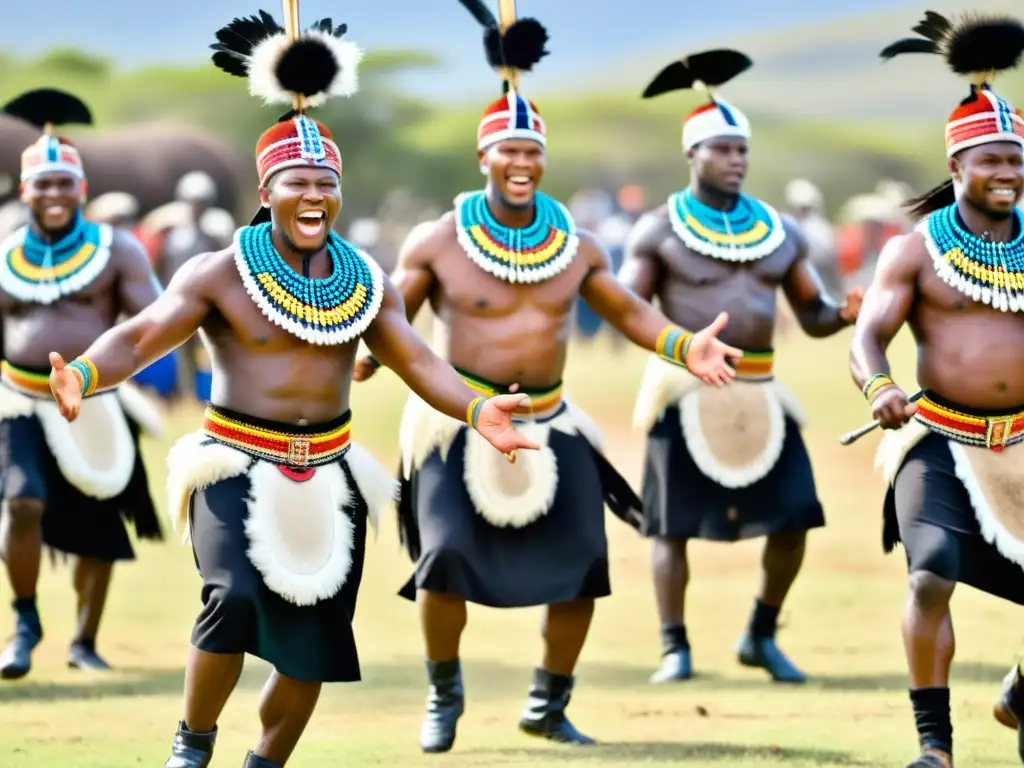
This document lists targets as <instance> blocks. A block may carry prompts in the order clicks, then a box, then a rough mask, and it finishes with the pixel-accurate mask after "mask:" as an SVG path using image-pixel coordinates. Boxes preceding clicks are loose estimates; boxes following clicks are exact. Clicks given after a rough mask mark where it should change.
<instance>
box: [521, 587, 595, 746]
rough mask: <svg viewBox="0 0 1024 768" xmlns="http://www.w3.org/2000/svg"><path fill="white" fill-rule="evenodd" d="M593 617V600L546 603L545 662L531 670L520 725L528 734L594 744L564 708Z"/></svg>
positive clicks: (567, 703)
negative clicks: (530, 679) (574, 723)
mask: <svg viewBox="0 0 1024 768" xmlns="http://www.w3.org/2000/svg"><path fill="white" fill-rule="evenodd" d="M593 616H594V601H593V600H573V601H572V602H568V603H558V604H556V605H549V606H548V610H547V613H546V614H545V616H544V625H543V629H542V634H543V636H544V662H543V665H542V666H541V667H540V668H538V669H535V670H534V673H533V685H532V686H531V688H530V695H529V698H528V699H527V701H526V709H525V710H524V711H523V714H522V716H521V718H520V720H519V727H520V729H521V730H523V731H524V732H525V733H528V734H530V735H531V736H541V737H544V738H546V739H550V740H552V741H558V742H562V743H566V744H593V743H594V740H593V739H591V738H590V737H589V736H584V735H583V734H582V733H580V732H579V731H578V730H576V727H575V726H574V725H573V724H572V723H571V722H569V718H568V717H566V715H565V709H566V707H567V706H569V699H570V697H571V694H572V687H573V682H574V680H573V676H572V673H573V670H574V669H575V668H576V662H577V660H578V659H579V657H580V652H581V651H582V650H583V643H584V641H585V640H586V639H587V632H588V631H589V629H590V621H591V619H592V618H593Z"/></svg>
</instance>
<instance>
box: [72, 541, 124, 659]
mask: <svg viewBox="0 0 1024 768" xmlns="http://www.w3.org/2000/svg"><path fill="white" fill-rule="evenodd" d="M113 571H114V564H113V563H111V562H107V561H104V560H97V559H95V558H91V557H78V558H75V565H74V583H75V592H76V593H77V594H78V630H77V632H76V634H75V638H74V640H73V641H72V643H71V650H70V652H69V655H68V664H69V666H72V667H78V668H79V669H109V668H110V665H109V664H107V663H106V662H105V661H104V660H103V659H102V658H100V656H99V655H98V654H97V653H96V634H97V632H98V631H99V628H100V619H101V618H102V617H103V609H104V608H105V607H106V604H107V592H108V590H109V588H110V578H111V576H112V574H113Z"/></svg>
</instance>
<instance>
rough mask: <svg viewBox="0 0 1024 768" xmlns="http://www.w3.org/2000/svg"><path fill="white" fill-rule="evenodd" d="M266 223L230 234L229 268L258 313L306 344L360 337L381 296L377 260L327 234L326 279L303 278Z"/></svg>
mask: <svg viewBox="0 0 1024 768" xmlns="http://www.w3.org/2000/svg"><path fill="white" fill-rule="evenodd" d="M270 227H271V224H270V222H266V223H264V224H257V225H256V226H252V227H242V228H241V229H240V230H238V232H237V233H235V266H237V267H238V273H239V274H240V275H241V276H242V283H243V284H244V285H245V290H246V291H248V293H249V296H250V298H252V300H253V301H254V302H255V303H256V306H257V307H259V308H260V311H261V312H263V314H264V315H265V316H266V317H267V319H268V320H270V321H271V322H272V323H274V324H275V325H278V326H280V327H281V328H283V329H284V330H286V331H288V333H290V334H292V335H293V336H296V337H297V338H300V339H302V340H303V341H306V342H309V343H310V344H322V345H334V344H346V343H348V342H350V341H353V340H354V339H356V338H358V337H359V336H360V335H362V334H363V333H364V332H365V331H366V329H367V328H368V327H369V325H370V323H371V322H373V318H374V317H376V316H377V311H378V310H379V309H380V304H381V301H382V300H383V298H384V275H383V273H382V272H381V269H380V267H379V266H378V265H377V262H375V261H374V260H373V259H372V258H371V257H369V256H367V255H366V254H365V253H363V252H362V251H360V250H359V249H357V248H356V247H354V246H353V245H351V244H350V243H348V242H346V241H345V240H343V239H342V238H340V237H339V236H338V235H336V234H335V233H334V232H331V233H330V234H329V235H328V238H327V253H328V255H329V256H330V259H331V268H332V269H331V275H330V277H326V278H324V279H322V280H314V279H311V278H308V277H303V276H302V275H300V274H298V273H297V272H295V270H293V269H292V268H291V267H289V266H288V264H287V262H285V260H284V259H283V258H281V255H280V254H279V253H278V252H277V249H276V248H274V243H273V241H272V240H271V239H270Z"/></svg>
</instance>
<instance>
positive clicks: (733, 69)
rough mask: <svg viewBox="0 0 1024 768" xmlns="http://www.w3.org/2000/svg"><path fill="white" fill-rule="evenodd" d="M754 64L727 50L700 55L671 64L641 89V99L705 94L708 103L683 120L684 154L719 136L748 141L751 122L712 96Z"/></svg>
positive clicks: (744, 55)
mask: <svg viewBox="0 0 1024 768" xmlns="http://www.w3.org/2000/svg"><path fill="white" fill-rule="evenodd" d="M751 66H753V62H752V61H751V60H750V57H748V56H747V55H746V54H744V53H740V52H739V51H733V50H730V49H727V48H722V49H717V50H713V51H702V52H701V53H695V54H693V55H692V56H687V57H686V58H685V59H682V60H680V61H673V62H672V63H671V64H669V65H668V66H667V67H665V68H664V69H663V70H661V72H659V73H658V74H657V75H656V76H655V78H654V79H653V80H652V81H651V82H650V83H649V84H648V86H647V88H645V89H644V93H643V98H645V99H653V98H654V97H655V96H661V95H662V94H663V93H670V92H672V91H681V90H695V91H701V92H703V93H706V94H707V96H708V101H707V103H706V104H702V105H701V106H699V107H697V108H696V109H695V110H693V111H692V112H691V113H690V114H689V115H687V116H686V119H685V120H683V151H689V150H690V149H692V148H693V147H695V146H697V145H698V144H699V143H700V142H702V141H707V140H708V139H713V138H716V137H719V136H735V137H739V138H743V139H749V138H750V121H749V120H748V119H747V118H746V116H745V115H744V114H743V113H742V112H740V111H739V110H738V109H737V108H736V107H734V106H732V105H731V104H729V103H728V102H727V101H726V100H725V99H723V98H721V97H720V96H718V95H717V93H716V92H715V89H716V88H718V87H719V86H720V85H724V84H725V83H727V82H729V81H730V80H732V79H733V78H734V77H736V76H737V75H739V74H741V73H743V72H745V71H747V70H748V69H750V67H751Z"/></svg>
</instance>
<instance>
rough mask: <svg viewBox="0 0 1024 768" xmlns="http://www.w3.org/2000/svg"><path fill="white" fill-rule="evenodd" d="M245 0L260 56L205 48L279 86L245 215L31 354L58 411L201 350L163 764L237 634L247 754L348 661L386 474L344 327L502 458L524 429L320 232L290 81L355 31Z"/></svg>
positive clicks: (317, 196)
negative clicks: (203, 388) (256, 735)
mask: <svg viewBox="0 0 1024 768" xmlns="http://www.w3.org/2000/svg"><path fill="white" fill-rule="evenodd" d="M263 17H264V21H265V22H266V23H267V26H266V27H265V34H266V37H265V38H264V39H263V40H262V41H257V42H259V45H258V46H256V48H257V54H258V51H259V50H260V48H261V47H262V48H263V49H266V48H267V47H272V48H273V47H279V48H281V49H283V51H282V52H281V53H280V55H279V58H278V59H274V57H269V58H268V57H262V58H259V57H257V58H256V59H253V60H251V59H250V58H249V54H250V53H252V51H251V50H250V49H249V48H246V49H244V50H241V51H237V52H235V51H233V49H230V48H228V46H227V45H223V46H220V47H219V49H218V54H217V55H216V56H215V58H214V61H215V63H217V64H218V65H219V66H221V67H222V68H223V69H225V70H226V71H228V72H230V73H231V74H245V73H246V72H248V73H249V77H250V88H251V89H252V92H253V93H254V94H255V95H258V96H262V97H263V98H264V99H265V100H267V101H270V102H278V101H284V102H285V103H288V104H290V105H294V106H295V110H294V111H292V112H290V113H289V115H288V116H286V117H285V118H284V119H283V120H282V121H281V122H279V123H277V124H276V125H275V126H273V127H271V128H269V129H268V130H266V131H265V132H264V133H263V135H262V136H261V137H260V139H259V142H258V144H257V146H256V158H257V160H256V164H257V168H258V172H259V180H260V187H259V192H260V199H261V201H262V204H263V207H262V208H261V215H258V216H257V222H258V223H255V224H254V225H251V226H248V227H245V228H243V229H241V230H239V232H238V234H237V235H236V237H235V241H234V243H233V245H231V246H230V247H228V248H226V249H224V250H222V251H218V252H215V253H208V254H202V255H201V256H197V257H196V258H194V259H191V260H189V261H188V262H187V263H186V264H185V265H184V266H183V267H182V268H181V269H180V270H179V271H178V272H177V274H176V275H175V276H174V279H173V280H172V281H171V284H170V285H169V286H168V288H167V291H166V292H165V293H164V294H163V295H162V296H161V297H160V299H159V300H157V301H156V303H154V304H153V305H152V306H150V307H149V308H148V309H147V310H145V311H144V312H142V313H141V314H139V315H137V316H136V317H135V318H134V319H132V320H131V321H129V322H128V323H125V324H123V325H121V326H119V327H117V328H115V329H114V330H112V331H110V332H108V333H106V334H104V335H103V336H102V337H100V338H99V340H97V341H96V342H95V343H94V344H92V345H91V346H90V347H89V349H88V350H86V352H85V354H84V355H83V356H81V357H79V358H76V359H75V360H73V361H70V362H67V363H65V362H64V360H63V358H62V356H61V355H58V354H56V353H52V354H51V356H50V358H51V361H52V364H53V372H52V373H51V377H50V386H51V387H52V389H53V392H54V396H55V398H56V400H57V401H58V403H59V404H60V409H61V413H63V414H64V415H65V417H66V418H67V419H68V420H74V419H75V418H76V416H77V415H78V413H79V409H80V408H82V409H83V410H82V413H84V412H85V411H84V406H86V405H88V404H89V402H90V400H91V398H89V395H91V394H92V393H93V392H95V391H99V390H101V389H105V388H107V387H110V386H114V385H116V384H117V383H118V382H121V381H125V380H126V379H127V378H128V377H130V376H131V375H132V374H133V373H134V372H136V371H137V370H139V369H140V368H142V367H143V366H145V365H147V364H149V363H151V362H152V361H153V360H155V359H157V358H159V357H161V356H162V355H165V354H167V353H168V352H169V351H170V350H172V349H174V348H176V347H178V346H180V345H181V344H183V343H184V342H185V341H186V340H187V339H189V338H190V337H191V336H192V335H193V334H195V333H196V332H197V331H198V332H200V333H202V335H203V337H204V340H205V342H206V344H207V346H208V347H209V349H210V351H211V358H212V360H213V365H214V381H213V396H212V405H211V406H210V407H209V408H208V409H207V411H206V417H205V421H204V423H203V427H202V429H200V430H198V431H197V432H196V433H194V434H192V435H188V436H186V437H184V438H183V439H182V440H181V441H180V442H179V443H178V444H177V445H176V446H175V447H174V448H173V449H172V452H171V455H170V456H169V458H168V466H169V481H168V485H169V487H170V489H171V501H172V512H173V513H175V515H176V518H177V522H178V526H179V528H181V529H184V530H185V532H186V534H187V535H189V536H190V537H191V541H192V548H193V552H194V554H195V560H196V566H197V568H198V570H199V572H200V574H201V576H202V578H203V590H202V598H203V604H204V607H203V610H202V612H201V613H200V614H199V617H198V619H197V620H196V623H195V627H194V629H193V632H192V647H191V648H190V651H189V657H188V662H187V667H186V674H185V681H186V682H185V714H184V718H183V719H182V721H181V722H180V724H179V727H178V733H177V736H176V738H175V741H174V745H173V748H172V754H171V757H170V758H169V760H168V761H167V764H166V765H167V768H205V766H207V765H209V763H210V761H211V759H212V756H213V749H214V742H215V739H216V735H217V720H218V718H219V717H220V714H221V711H222V710H223V708H224V706H225V704H226V702H227V699H228V697H229V696H230V694H231V691H232V689H233V688H234V687H235V684H236V682H237V681H238V677H239V674H240V673H241V671H242V665H243V661H244V655H245V654H246V653H250V654H253V655H255V656H258V657H260V658H262V659H265V660H266V661H268V662H269V663H270V664H272V665H273V667H274V671H273V673H272V674H271V677H270V679H269V681H268V682H267V685H266V688H265V689H264V693H263V697H262V700H261V703H260V720H261V722H262V725H263V734H262V737H261V738H260V741H259V743H258V745H257V746H256V748H255V750H253V751H250V752H249V753H248V755H247V756H246V761H245V765H246V766H248V768H273V767H274V766H282V765H284V764H285V762H286V761H287V760H288V758H289V756H290V755H291V753H292V750H293V749H294V748H295V745H296V743H297V742H298V739H299V737H300V736H301V734H302V731H303V729H304V728H305V726H306V723H307V722H308V720H309V718H310V716H311V715H312V713H313V709H314V707H315V705H316V702H317V698H318V696H319V693H320V688H321V684H322V683H324V682H345V681H355V680H359V679H360V671H359V659H358V655H357V651H356V646H355V638H354V636H353V632H352V623H351V622H352V617H353V614H354V611H355V605H356V597H357V593H358V590H359V583H360V578H361V575H362V569H363V557H364V551H365V539H366V525H367V517H368V516H369V517H370V521H371V524H374V523H375V521H376V517H377V512H378V510H379V509H380V508H381V507H382V506H384V505H386V504H388V503H389V502H393V501H394V495H395V492H396V490H397V487H396V483H395V481H394V479H393V478H392V477H391V476H390V475H389V474H388V473H387V472H385V471H384V470H383V469H382V468H380V466H379V465H377V463H376V462H375V461H373V459H372V458H370V456H369V455H368V454H367V453H366V452H365V451H363V450H361V449H360V448H359V446H357V445H354V444H352V443H351V422H352V420H351V413H350V411H349V389H350V385H351V378H352V367H353V364H354V362H355V356H356V352H357V349H358V342H359V340H360V338H362V339H364V340H365V341H366V343H367V344H368V345H369V347H370V349H371V350H372V351H373V352H374V353H375V354H376V355H378V357H379V358H380V359H381V360H382V361H383V362H384V363H385V364H386V365H388V366H389V367H391V368H392V369H394V370H395V371H396V372H397V373H398V374H399V375H400V376H402V377H403V378H404V379H405V380H406V381H407V382H408V383H409V385H410V386H411V387H412V388H413V389H414V390H415V391H416V392H417V393H418V394H419V395H420V396H421V397H423V398H424V400H426V401H427V402H428V403H430V404H431V405H432V406H436V407H437V408H439V409H441V410H443V411H444V413H446V414H448V415H449V416H451V417H453V418H457V419H466V420H468V422H469V424H470V425H471V426H473V427H475V429H476V430H477V431H478V432H479V434H481V435H483V436H484V438H485V439H486V440H488V441H489V442H490V443H491V444H492V445H494V446H495V447H496V448H497V449H498V450H499V451H501V452H502V453H505V454H507V456H508V458H509V460H511V461H514V460H515V459H516V458H517V456H516V454H515V450H516V449H517V448H534V449H535V448H536V447H537V446H536V445H534V444H533V443H532V442H530V441H528V440H525V439H524V438H523V437H522V436H521V435H519V434H518V433H517V432H516V431H515V429H514V428H513V427H512V426H511V417H510V415H509V414H510V412H512V411H514V410H515V408H516V407H518V406H519V405H520V404H521V402H522V400H523V396H522V395H506V396H503V397H498V398H493V399H490V400H485V399H484V398H483V397H480V396H479V395H478V394H477V393H476V392H475V391H473V390H472V389H470V387H468V386H467V385H466V383H465V382H464V381H463V380H462V379H461V378H460V377H459V376H458V374H456V373H455V371H454V370H452V368H451V366H449V365H448V364H447V363H445V362H444V361H443V360H441V359H440V358H438V357H437V356H435V355H434V354H433V353H431V351H430V350H429V348H427V346H426V345H425V344H423V342H422V341H421V340H420V339H419V338H418V337H417V336H416V335H415V333H414V332H413V331H412V329H411V328H410V327H409V324H408V322H407V321H406V318H405V311H404V307H403V306H402V300H401V296H400V294H399V293H398V292H397V291H396V290H395V288H394V286H392V284H391V283H390V282H389V281H388V280H387V278H386V277H385V276H384V275H383V274H382V273H381V271H380V268H379V267H378V266H377V265H376V262H374V261H373V259H372V258H370V257H368V256H366V255H365V254H363V253H361V252H360V251H358V250H356V249H355V248H353V247H352V246H351V245H349V244H348V243H346V242H345V241H344V240H342V239H341V238H340V237H338V236H337V235H335V234H333V233H332V232H331V227H332V225H333V223H334V221H335V219H336V218H337V216H338V212H339V210H340V208H341V199H342V198H341V183H340V182H341V158H340V153H339V150H338V147H337V145H336V144H335V142H334V140H333V139H332V137H331V134H330V132H329V131H328V129H327V128H326V127H325V126H324V125H323V124H321V123H319V122H317V121H315V120H312V119H311V118H309V117H307V116H306V115H305V113H304V112H303V111H302V110H301V106H302V101H303V97H301V96H299V94H304V95H305V100H306V101H307V102H308V101H312V100H313V99H315V98H316V97H317V96H321V97H326V95H327V94H335V95H350V94H351V93H353V92H354V91H355V87H356V86H355V83H356V66H357V63H358V61H359V55H360V53H359V49H358V48H356V47H355V46H354V45H353V44H351V43H348V42H343V41H342V40H341V39H340V37H341V35H342V34H343V33H344V27H343V26H342V27H340V28H339V29H338V30H337V31H335V30H334V29H333V28H329V29H326V34H321V33H322V32H324V31H325V29H324V28H325V26H329V21H328V22H324V23H320V22H318V23H317V24H316V25H315V26H314V28H315V29H317V30H320V32H316V33H310V32H306V33H303V34H302V36H301V37H300V36H299V35H298V32H297V30H298V24H297V20H294V21H290V22H289V27H290V28H289V30H288V32H287V33H286V32H285V31H284V30H281V29H280V28H279V27H277V25H276V24H275V23H274V22H273V19H272V18H271V17H269V15H266V14H263ZM245 23H248V20H241V21H239V20H237V19H236V20H235V21H234V22H232V24H231V25H229V27H228V28H226V29H222V30H220V31H219V32H218V39H221V40H228V41H235V40H243V39H244V38H242V37H241V36H238V35H235V34H232V33H233V32H234V31H235V30H236V29H237V25H239V24H245ZM332 33H333V34H332ZM229 51H231V52H229ZM254 61H255V63H253V62H254ZM279 61H280V63H278V62H279ZM325 61H326V62H332V65H331V67H330V69H329V70H328V71H326V72H325V70H326V69H327V68H326V66H325V65H324V64H323V62H325ZM261 63H262V66H260V64H261ZM275 65H276V70H275ZM318 65H319V66H318ZM275 72H278V73H282V74H281V78H282V79H280V80H279V79H278V78H277V76H276V73H275ZM289 73H290V74H291V77H290V78H288V75H289ZM285 78H287V79H285ZM317 88H323V93H320V94H318V93H317ZM322 100H323V99H322V98H321V99H320V101H322ZM314 103H316V102H315V101H314ZM83 397H85V398H86V399H84V400H83ZM371 428H372V427H371ZM489 450H490V449H489ZM527 453H529V451H527ZM497 455H498V456H499V458H500V459H501V461H506V458H504V457H501V455H500V454H497ZM519 458H522V457H521V456H520V457H519Z"/></svg>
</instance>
